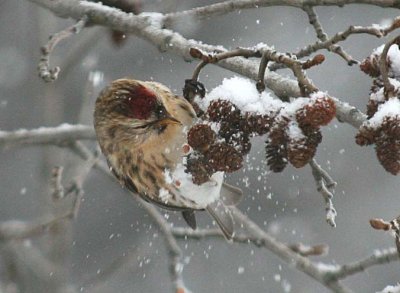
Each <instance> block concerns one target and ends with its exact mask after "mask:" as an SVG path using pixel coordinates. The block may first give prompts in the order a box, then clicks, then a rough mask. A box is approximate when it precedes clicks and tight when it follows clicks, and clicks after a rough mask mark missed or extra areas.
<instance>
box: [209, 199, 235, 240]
mask: <svg viewBox="0 0 400 293" xmlns="http://www.w3.org/2000/svg"><path fill="white" fill-rule="evenodd" d="M206 210H207V211H208V212H209V214H210V215H211V216H212V217H213V219H214V220H215V222H216V223H217V224H218V226H219V227H220V229H221V231H222V232H223V233H224V236H225V238H226V239H227V240H231V239H232V237H233V218H232V214H231V210H230V209H229V207H227V206H225V205H224V203H223V202H222V201H221V200H216V201H215V202H213V203H211V204H209V205H208V206H207V207H206Z"/></svg>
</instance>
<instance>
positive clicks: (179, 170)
mask: <svg viewBox="0 0 400 293" xmlns="http://www.w3.org/2000/svg"><path fill="white" fill-rule="evenodd" d="M164 176H165V177H166V179H167V180H168V181H169V182H171V181H173V182H179V184H178V185H175V186H176V188H177V189H178V190H179V193H180V195H181V196H183V197H185V198H187V199H190V200H193V201H194V202H195V203H197V204H198V205H199V208H205V207H206V206H207V205H209V204H210V203H213V202H214V201H216V200H217V199H219V196H220V190H221V186H222V183H223V181H224V172H216V173H214V174H213V175H212V176H211V178H210V181H208V182H205V183H203V184H202V185H196V184H194V183H193V181H192V175H190V174H188V173H186V172H185V166H184V162H183V163H182V164H178V165H177V167H176V169H175V170H174V171H173V172H172V173H170V171H169V170H166V171H165V172H164ZM159 195H160V196H161V197H164V198H165V199H166V200H168V199H169V198H170V195H169V193H168V191H166V190H163V189H161V190H160V193H159Z"/></svg>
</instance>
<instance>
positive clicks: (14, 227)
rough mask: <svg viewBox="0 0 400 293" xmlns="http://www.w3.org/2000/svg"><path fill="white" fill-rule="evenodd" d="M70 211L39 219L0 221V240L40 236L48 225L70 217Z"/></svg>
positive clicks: (50, 225)
mask: <svg viewBox="0 0 400 293" xmlns="http://www.w3.org/2000/svg"><path fill="white" fill-rule="evenodd" d="M71 215H72V214H71V212H67V213H65V214H64V215H63V216H61V217H58V218H54V219H50V220H39V221H30V222H25V221H16V220H10V221H5V222H2V223H0V241H11V240H24V239H28V238H32V237H36V236H41V235H43V233H45V232H46V231H48V229H49V228H50V227H52V226H53V225H55V224H56V223H58V222H59V221H62V220H64V219H67V218H69V217H71Z"/></svg>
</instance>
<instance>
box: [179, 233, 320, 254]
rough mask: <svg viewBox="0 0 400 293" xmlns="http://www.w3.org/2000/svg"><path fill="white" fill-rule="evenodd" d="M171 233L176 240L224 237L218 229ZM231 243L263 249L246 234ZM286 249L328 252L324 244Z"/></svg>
mask: <svg viewBox="0 0 400 293" xmlns="http://www.w3.org/2000/svg"><path fill="white" fill-rule="evenodd" d="M172 233H173V234H174V236H175V237H176V238H182V239H196V240H199V239H209V238H218V239H221V240H222V239H225V238H224V235H223V234H222V233H221V230H220V229H196V230H192V229H190V228H178V227H177V228H172ZM232 241H233V242H236V243H245V244H249V243H252V244H254V245H256V246H258V247H264V248H265V246H264V242H263V241H262V240H260V239H255V238H252V237H249V236H248V235H246V234H235V235H234V236H233V238H232ZM288 247H289V248H290V249H291V250H292V251H293V252H296V253H298V254H300V255H302V256H311V255H322V254H326V253H327V251H328V246H327V245H325V244H318V245H313V246H309V245H304V244H302V243H295V244H289V245H288Z"/></svg>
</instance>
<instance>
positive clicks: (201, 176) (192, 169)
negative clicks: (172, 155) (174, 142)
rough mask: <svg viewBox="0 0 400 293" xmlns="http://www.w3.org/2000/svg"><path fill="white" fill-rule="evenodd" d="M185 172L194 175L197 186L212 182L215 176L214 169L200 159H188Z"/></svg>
mask: <svg viewBox="0 0 400 293" xmlns="http://www.w3.org/2000/svg"><path fill="white" fill-rule="evenodd" d="M185 172H186V173H190V174H191V175H192V181H193V183H194V184H197V185H201V184H203V183H205V182H207V181H208V180H210V177H211V175H212V174H213V170H212V168H211V167H210V166H209V165H208V164H207V163H206V162H205V161H204V160H201V159H200V158H188V160H187V161H186V170H185Z"/></svg>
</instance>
